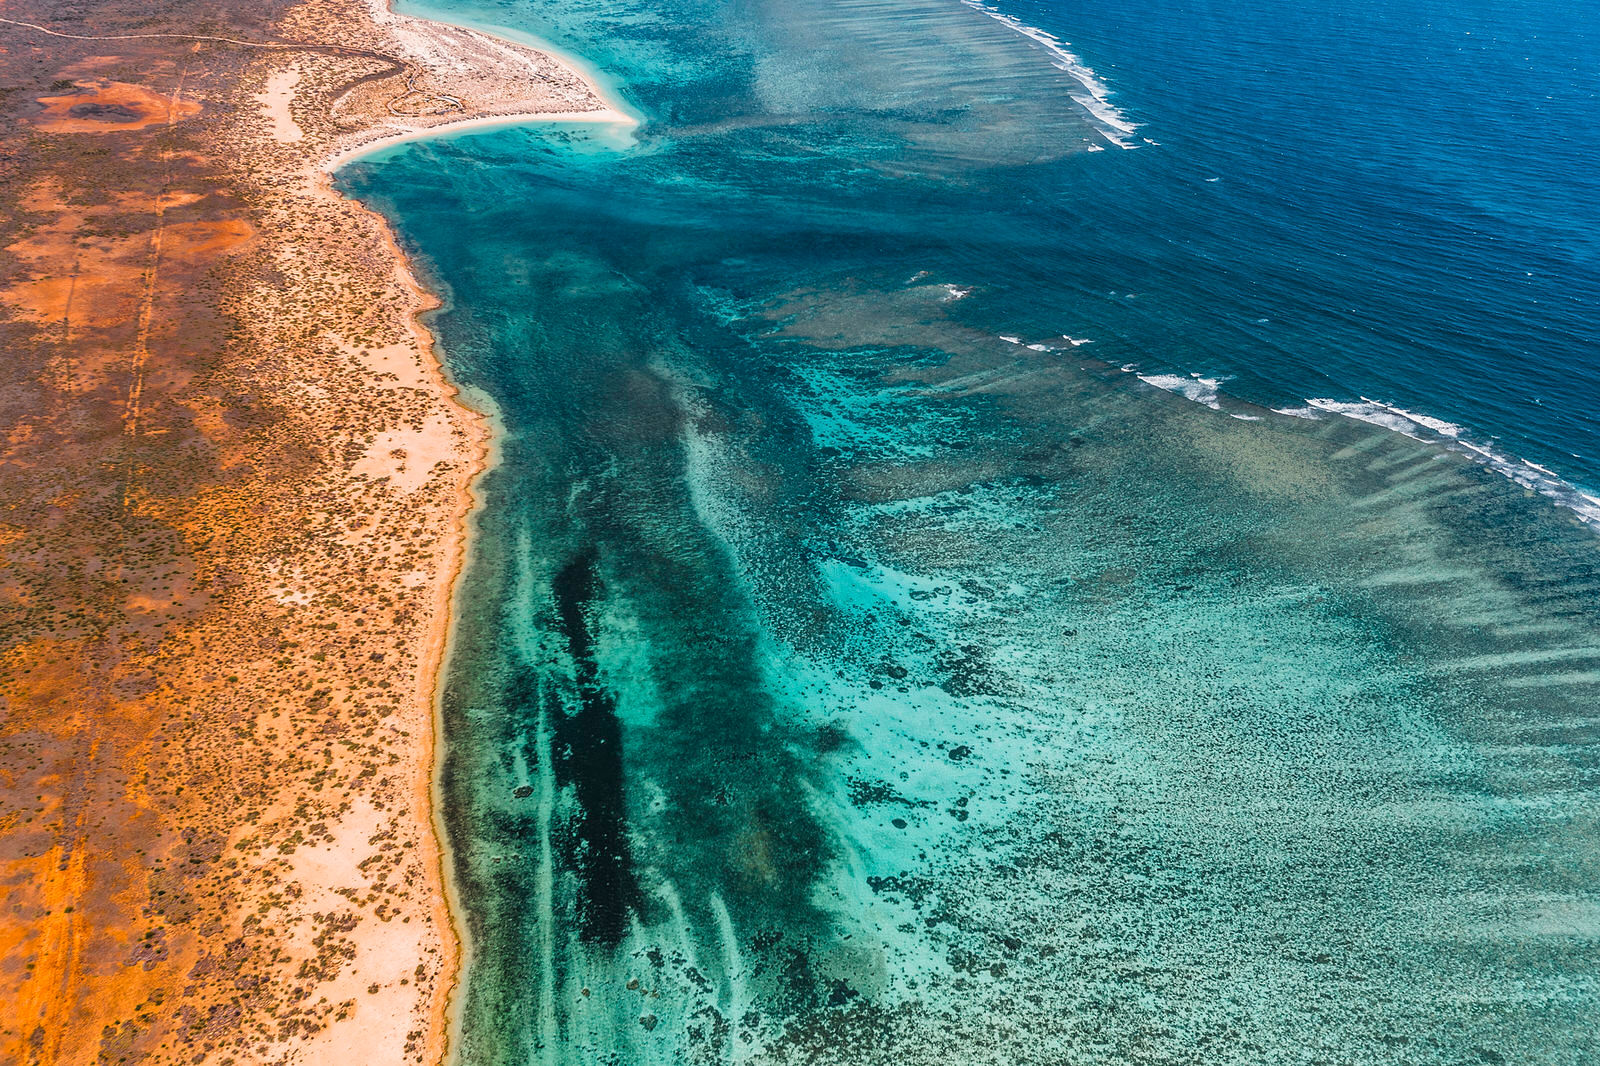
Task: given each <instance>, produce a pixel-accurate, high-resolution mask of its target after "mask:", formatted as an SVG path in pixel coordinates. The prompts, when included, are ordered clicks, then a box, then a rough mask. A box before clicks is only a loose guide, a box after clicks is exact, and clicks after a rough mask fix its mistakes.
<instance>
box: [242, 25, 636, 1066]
mask: <svg viewBox="0 0 1600 1066" xmlns="http://www.w3.org/2000/svg"><path fill="white" fill-rule="evenodd" d="M369 10H370V11H371V12H372V13H373V18H374V22H375V23H376V24H377V25H378V26H380V27H381V28H382V29H384V30H386V31H388V35H389V36H390V38H391V40H394V41H396V42H397V43H399V44H400V45H401V46H402V48H403V49H404V50H405V51H406V52H407V53H409V54H410V55H411V56H412V57H413V58H415V59H416V60H418V61H419V62H420V63H421V64H422V65H423V66H425V67H427V68H428V69H429V71H430V77H433V78H438V79H439V80H441V81H443V82H445V83H446V84H445V85H444V86H440V87H436V88H435V89H434V91H436V92H439V93H441V94H444V93H450V95H451V98H463V97H464V98H465V99H466V100H468V101H471V100H472V97H473V95H476V96H478V97H479V101H480V102H479V103H478V106H477V107H476V108H474V109H473V110H469V111H466V112H464V113H461V114H448V115H440V116H423V117H418V118H414V119H412V120H410V121H404V120H397V119H396V117H395V116H394V115H393V114H392V111H393V105H392V104H391V105H389V108H388V109H389V111H390V112H391V114H388V115H386V116H384V119H383V120H382V121H381V122H378V123H374V124H373V125H372V126H371V127H369V128H367V129H365V130H362V131H360V132H356V133H352V134H348V135H346V136H344V137H341V138H338V139H336V140H335V142H334V143H333V144H332V145H330V148H331V151H329V152H328V153H327V154H325V155H324V156H323V157H322V158H321V159H319V160H317V161H315V165H314V167H312V168H309V172H308V173H307V174H306V176H307V178H308V179H309V182H310V184H311V186H312V188H313V189H314V190H315V191H316V193H317V194H318V195H321V196H332V197H336V198H338V199H340V200H341V202H343V198H342V197H339V194H338V193H337V192H336V191H335V190H334V188H333V185H332V181H331V176H332V174H333V172H334V171H335V170H337V169H338V167H340V166H342V165H344V164H346V163H348V162H350V161H351V160H353V159H356V158H359V157H361V156H364V155H368V154H371V153H373V152H377V151H380V150H382V149H385V148H388V147H391V146H394V145H396V144H401V143H404V142H408V141H415V140H421V139H425V138H428V137H432V136H438V135H442V134H453V133H457V132H463V131H467V130H486V129H492V128H497V127H503V126H509V125H517V124H522V123H529V122H537V123H548V122H566V123H593V124H599V125H608V126H613V127H615V128H616V129H617V130H618V132H619V133H620V132H624V131H626V130H628V129H630V128H632V127H634V126H636V125H637V119H636V118H635V117H634V116H633V115H631V114H629V113H628V111H627V109H626V106H625V105H623V104H622V103H621V102H620V101H616V100H612V99H608V98H607V97H606V96H605V94H604V93H602V91H601V90H600V89H599V88H598V86H596V85H595V83H594V82H593V81H592V80H590V79H588V78H585V77H583V76H582V75H581V74H579V73H578V72H577V71H575V70H573V69H572V68H571V67H567V68H566V70H565V71H564V73H568V74H570V75H571V77H573V78H575V79H576V81H577V82H578V84H579V85H581V88H582V93H581V94H576V93H572V92H568V93H566V94H565V95H564V96H559V95H558V98H560V99H562V102H563V103H567V104H581V105H584V106H580V107H571V106H566V107H560V108H555V109H552V108H550V107H549V104H550V103H551V102H552V101H551V100H550V98H549V94H548V92H547V91H545V86H547V85H548V84H549V82H550V79H549V78H548V77H541V78H539V79H537V80H533V81H532V83H531V84H529V83H522V84H523V85H525V86H526V88H528V89H535V88H536V89H538V90H539V92H538V94H537V95H533V94H526V95H523V96H521V97H520V98H519V95H518V93H517V92H516V89H517V88H518V79H517V77H516V76H517V75H520V74H524V73H526V72H528V71H530V70H532V69H533V67H534V65H536V64H539V65H542V64H548V63H551V62H555V63H556V64H557V65H560V63H559V59H556V58H554V57H551V56H549V55H547V54H540V53H539V52H536V51H534V50H532V49H530V48H529V47H528V46H526V45H522V44H518V43H516V42H511V41H506V40H502V39H500V38H496V37H493V36H491V35H488V34H484V33H480V32H478V31H475V30H470V29H465V28H462V27H453V26H445V25H443V24H439V23H433V22H429V21H426V20H421V19H415V18H411V17H409V16H401V15H396V14H395V13H393V12H391V11H389V10H388V8H387V6H386V4H385V3H384V2H383V0H369ZM474 63H477V64H480V65H479V66H476V67H474V65H473V64H474ZM491 64H493V65H494V67H498V66H499V65H501V64H503V65H504V66H505V67H507V68H509V69H510V71H511V73H512V75H513V77H511V78H508V79H507V81H506V82H502V83H501V84H500V85H494V84H493V81H492V78H491V79H490V80H489V82H488V84H487V85H486V84H485V78H484V75H485V73H486V71H490V72H493V73H497V72H498V71H497V70H494V67H491ZM282 73H283V72H279V74H278V75H274V77H279V76H280V75H281V74H282ZM296 80H298V75H296ZM455 81H461V82H464V83H468V84H470V85H472V86H473V87H474V88H475V89H479V90H481V91H480V92H479V93H476V94H468V93H465V92H463V93H461V94H460V97H457V96H455V94H454V93H452V92H451V90H452V89H453V88H454V85H453V82H455ZM507 82H509V84H507ZM272 84H273V83H272V82H269V87H270V86H271V85H272ZM276 84H277V85H278V86H280V87H283V86H286V87H287V89H290V90H292V87H293V84H294V83H293V82H282V81H280V82H277V83H276ZM278 91H279V92H280V93H283V92H284V91H285V89H284V88H279V89H278ZM287 104H288V100H287V99H284V100H283V103H282V105H281V106H282V108H283V110H284V112H285V113H286V112H287ZM467 106H469V107H470V106H472V105H471V104H470V103H469V104H468V105H467ZM273 121H274V122H275V123H278V121H279V120H278V118H277V116H276V114H274V115H273ZM289 121H291V122H292V119H290V120H289ZM275 128H277V129H281V128H282V127H281V124H280V125H277V126H275ZM296 128H297V129H298V127H296ZM363 214H366V215H367V216H368V217H370V218H371V219H373V220H374V221H375V223H376V224H377V225H378V226H379V228H380V230H381V233H382V236H383V240H384V243H385V246H386V247H387V248H388V250H389V252H390V254H391V255H392V257H393V262H394V264H395V269H396V276H397V280H398V281H399V282H400V283H401V284H402V285H403V286H404V288H405V289H406V290H407V291H408V292H409V293H410V294H411V299H412V306H411V307H410V308H409V314H408V316H407V319H408V321H407V327H408V329H409V330H410V331H411V335H412V337H413V342H414V348H413V349H412V351H411V352H406V351H404V350H403V349H401V348H400V347H399V346H387V347H379V348H377V349H376V350H374V349H372V348H367V349H365V354H364V355H362V354H360V351H359V350H355V351H356V354H357V356H358V359H359V360H360V361H361V362H363V363H365V364H366V366H367V367H368V368H369V369H370V371H371V372H372V375H373V377H374V379H375V380H374V381H373V384H374V385H375V386H376V387H378V388H387V387H407V386H414V385H416V384H420V383H421V382H419V381H418V380H417V379H418V377H419V376H420V377H421V378H423V379H424V380H425V382H426V384H427V386H428V387H429V389H430V390H431V391H433V392H435V393H436V394H438V395H440V396H441V397H442V398H444V399H445V401H446V402H447V403H448V404H450V405H451V406H452V407H453V408H454V410H455V412H456V414H457V418H456V419H455V422H458V423H464V424H465V425H466V426H467V427H469V432H468V437H467V440H465V441H462V440H461V439H460V438H459V437H458V436H457V435H456V434H455V432H454V429H455V426H454V425H453V424H452V420H451V419H448V418H443V417H434V418H429V419H427V420H425V421H424V422H423V423H422V424H421V425H420V426H417V425H413V426H410V427H405V428H397V429H394V430H390V431H388V432H386V433H382V434H379V435H378V436H377V437H376V438H374V440H373V441H372V443H371V444H370V445H369V446H368V448H367V450H366V451H365V452H364V454H363V455H362V456H361V458H360V459H359V460H357V462H356V463H355V464H354V465H353V466H352V468H351V471H350V472H351V474H352V475H353V476H357V477H361V476H366V477H374V478H377V477H386V478H388V479H389V482H388V483H389V485H390V486H391V487H392V488H393V489H395V490H396V491H398V492H400V493H402V494H405V495H408V496H409V495H411V494H414V493H416V492H418V491H419V490H420V489H421V488H422V486H423V485H425V484H426V483H427V482H428V480H429V478H430V476H431V475H432V474H433V472H434V471H435V470H436V469H438V468H441V467H443V468H450V467H451V465H452V463H454V470H453V472H454V481H455V486H456V488H455V492H454V494H453V505H452V506H451V508H450V509H449V512H448V513H446V514H437V513H436V514H433V515H431V516H429V520H430V521H433V522H436V523H441V524H440V526H439V528H440V531H441V534H442V537H443V543H442V544H441V545H440V557H441V558H442V560H443V562H444V565H442V566H441V567H440V568H439V569H438V570H437V571H436V572H435V573H433V574H428V573H427V572H426V571H412V572H410V573H408V574H406V575H405V577H406V578H409V579H410V580H408V581H407V582H406V583H407V584H412V583H413V582H414V583H415V584H417V585H423V584H426V585H427V588H428V591H429V593H430V595H431V599H432V601H433V611H432V612H431V620H430V624H429V626H428V629H427V632H426V635H425V640H424V646H423V648H422V649H420V654H419V656H418V662H419V667H420V669H419V673H418V676H417V679H416V692H415V700H416V703H417V705H418V706H419V707H420V708H423V709H425V711H426V714H427V718H428V720H429V722H430V724H431V729H430V730H429V731H428V733H427V734H426V735H427V736H428V739H429V743H428V745H427V747H426V750H425V751H423V752H421V755H422V758H421V759H420V760H419V761H418V764H417V771H418V772H417V773H416V774H415V776H414V778H413V781H414V790H413V796H414V800H413V803H414V810H415V811H416V813H417V815H418V816H419V818H420V820H421V821H422V822H423V828H424V830H425V833H424V834H423V835H424V836H425V838H426V839H427V841H428V842H430V843H431V846H432V854H431V855H429V856H427V858H428V860H429V862H430V864H431V866H432V868H433V869H434V871H435V875H436V877H437V878H438V880H437V883H436V884H437V888H438V891H437V892H435V893H434V894H433V895H432V897H431V899H432V904H433V906H432V911H433V914H432V915H431V918H432V921H431V923H430V924H432V925H433V927H434V928H436V929H437V930H439V931H440V932H441V934H453V935H450V936H448V939H449V940H450V941H451V943H450V944H449V945H448V946H449V947H450V948H452V949H453V951H452V952H451V958H450V959H449V962H448V963H447V970H446V972H445V973H444V974H443V975H442V980H441V982H440V985H439V990H438V992H436V994H435V995H434V996H433V997H432V998H431V1001H424V1002H418V1001H417V999H418V997H416V996H412V997H409V998H408V997H407V996H405V995H404V994H403V993H404V990H403V989H401V990H400V992H399V994H394V993H392V992H390V994H386V995H384V997H383V998H382V999H381V1000H379V1001H377V1002H374V1001H373V999H372V998H369V999H368V1000H367V1001H366V1003H365V1004H364V1007H365V1008H366V1010H365V1011H364V1012H363V1013H364V1016H363V1017H362V1018H360V1019H359V1020H357V1019H352V1021H355V1022H356V1024H355V1025H353V1026H352V1025H349V1024H346V1025H345V1026H330V1027H329V1028H328V1029H326V1030H324V1032H323V1034H320V1037H321V1038H319V1039H317V1040H315V1041H311V1042H308V1044H307V1046H305V1047H304V1048H303V1049H302V1050H303V1051H304V1053H305V1055H306V1058H305V1060H304V1061H307V1062H326V1063H328V1064H329V1066H346V1064H347V1063H348V1062H350V1061H352V1060H357V1061H363V1062H381V1061H398V1060H399V1056H397V1055H396V1051H397V1050H400V1048H401V1044H400V1043H399V1041H402V1040H403V1039H404V1034H405V1033H407V1032H409V1031H413V1030H415V1029H416V1028H419V1027H421V1028H424V1029H425V1032H426V1034H427V1036H426V1043H425V1050H424V1054H423V1059H424V1061H426V1062H442V1061H445V1060H446V1059H447V1056H448V1050H449V1044H450V1043H451V1042H452V1038H453V1037H454V1036H455V1026H457V1025H458V1024H459V1015H458V1014H457V1013H456V1012H455V1011H454V1010H453V1008H454V1007H458V1006H459V1005H458V1004H454V1003H452V1000H453V998H454V997H453V992H454V988H455V982H456V980H457V979H458V976H459V973H460V970H461V967H462V966H463V965H464V963H465V953H466V950H467V947H468V945H467V944H466V942H465V940H464V938H463V936H462V933H461V929H460V926H459V924H458V923H457V921H456V912H457V910H458V908H456V907H455V906H453V898H452V897H453V892H454V884H453V880H452V878H451V877H450V871H449V865H448V861H447V855H446V853H445V846H444V837H443V827H442V825H441V824H440V823H439V822H438V820H437V808H436V798H437V797H436V786H437V781H436V773H435V770H436V767H435V752H436V750H437V746H438V744H439V743H440V742H441V739H442V738H441V736H440V732H439V731H440V728H441V722H440V719H439V715H438V708H437V703H436V701H437V694H438V688H439V683H440V676H441V671H442V669H443V666H444V661H445V655H446V649H447V646H448V642H449V638H450V614H449V609H450V603H451V599H452V596H453V594H454V589H455V586H456V582H457V579H458V577H459V576H460V573H461V569H462V567H463V565H464V561H465V557H466V551H467V527H468V517H469V515H470V513H471V510H472V508H473V506H474V503H475V501H474V497H473V490H472V486H473V484H474V483H475V481H476V479H477V478H478V477H480V476H481V475H482V474H483V473H484V472H485V471H486V470H487V469H488V468H489V465H490V462H491V459H492V452H491V445H492V437H491V434H490V425H489V419H490V418H491V417H492V415H490V416H489V417H486V416H485V414H484V413H482V412H480V411H478V410H475V409H474V408H473V407H472V406H471V405H469V404H467V403H466V402H464V400H463V399H462V397H461V396H460V393H459V391H458V390H457V389H456V387H455V386H454V385H453V384H452V383H451V382H450V381H449V380H448V379H447V377H446V375H445V373H444V368H443V367H442V365H441V364H440V362H439V360H438V358H437V353H436V350H435V340H434V338H433V336H432V335H431V334H430V333H429V332H428V331H427V329H426V328H425V327H424V326H423V325H422V323H421V320H420V316H421V315H422V314H424V313H426V312H427V311H429V310H432V309H434V308H436V307H437V306H438V300H437V299H436V298H435V297H434V296H433V295H432V294H431V293H428V292H426V291H425V290H424V289H423V288H422V287H421V286H420V285H418V283H417V281H416V279H415V276H414V274H413V272H412V269H411V265H410V263H409V262H408V260H407V259H406V257H405V255H404V253H403V252H402V251H401V250H400V248H399V246H398V244H397V243H396V241H395V239H394V234H393V233H392V231H391V230H390V229H389V227H388V225H387V223H386V222H385V221H384V220H383V219H381V218H380V217H379V216H377V215H376V214H374V213H372V212H369V211H366V210H365V209H363ZM412 356H415V358H414V357H412ZM419 372H420V373H419ZM386 379H387V380H386ZM390 383H393V384H392V386H391V384H390ZM464 452H465V454H464ZM350 839H352V840H355V839H356V838H354V837H352V838H350ZM330 850H331V851H338V850H339V849H338V847H337V845H335V846H334V847H333V848H332V849H330ZM345 850H346V851H356V852H359V850H360V849H359V845H358V844H356V845H354V846H353V847H351V848H347V849H345ZM323 861H324V862H325V863H326V865H325V866H323V867H322V870H321V873H322V879H323V880H325V881H332V882H335V883H337V884H338V885H340V886H341V887H342V886H344V885H347V884H348V883H349V879H350V877H351V873H352V871H351V870H349V869H347V868H345V867H341V866H340V865H339V860H338V858H336V857H335V856H333V855H329V856H328V857H327V858H326V859H325V860H323ZM369 924H370V923H369ZM392 925H394V923H393V922H389V923H385V925H384V926H382V927H380V929H374V930H372V933H374V934H378V935H375V936H374V935H369V936H367V937H362V936H361V935H360V934H359V931H358V933H357V935H356V937H355V940H356V942H357V944H358V945H360V947H359V948H358V956H357V960H356V962H355V966H354V967H353V969H352V971H351V974H350V976H349V978H348V980H347V981H346V979H344V978H341V983H349V984H350V985H351V987H356V986H359V985H360V983H361V979H360V978H359V977H357V972H358V971H360V970H362V969H365V968H366V967H367V965H375V968H377V969H379V970H383V969H389V970H392V969H393V967H392V965H388V966H385V965H383V964H382V963H380V962H379V960H382V959H389V960H395V959H405V958H416V957H417V951H418V948H419V947H421V946H422V945H421V943H420V942H417V941H415V940H414V939H413V938H408V937H406V936H404V935H402V936H399V937H396V936H392V935H384V934H387V933H388V930H389V927H390V926H392ZM363 928H364V929H365V928H366V926H364V927H363ZM391 987H392V986H391ZM345 991H347V990H346V989H344V988H342V987H341V988H338V989H330V990H329V992H328V994H329V996H330V998H331V999H333V1001H335V1002H338V1001H339V999H340V998H341V995H342V994H343V993H344V992H345ZM385 991H386V992H389V990H385ZM336 993H337V994H336ZM374 1016H376V1017H374Z"/></svg>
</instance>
